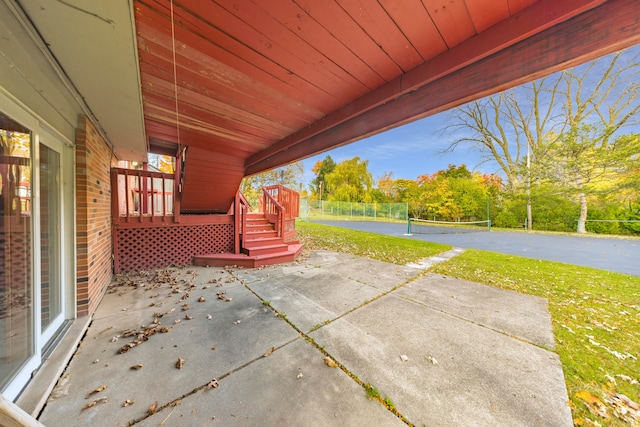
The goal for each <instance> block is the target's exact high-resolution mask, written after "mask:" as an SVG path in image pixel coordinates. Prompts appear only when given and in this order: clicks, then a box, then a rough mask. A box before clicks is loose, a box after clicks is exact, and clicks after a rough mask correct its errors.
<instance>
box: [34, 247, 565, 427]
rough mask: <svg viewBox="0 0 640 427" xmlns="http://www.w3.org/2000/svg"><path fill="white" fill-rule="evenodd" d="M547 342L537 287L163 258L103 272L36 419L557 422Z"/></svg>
mask: <svg viewBox="0 0 640 427" xmlns="http://www.w3.org/2000/svg"><path fill="white" fill-rule="evenodd" d="M156 319H157V320H156ZM154 321H155V323H154ZM127 335H129V336H127ZM136 341H137V342H138V344H136V345H134V346H131V345H129V344H128V343H132V342H136ZM127 347H130V348H128V349H127ZM553 348H554V339H553V335H552V332H551V321H550V317H549V314H548V311H547V303H546V300H544V299H541V298H537V297H530V296H525V295H521V294H518V293H514V292H509V291H503V290H498V289H496V288H492V287H488V286H484V285H480V284H476V283H470V282H465V281H461V280H457V279H452V278H448V277H443V276H440V275H434V274H428V273H427V274H424V271H423V270H420V269H416V268H411V267H402V266H397V265H394V264H389V263H384V262H379V261H372V260H369V259H366V258H358V257H355V256H351V255H345V254H341V253H335V252H327V251H317V252H312V253H310V254H308V255H306V256H303V257H301V258H300V259H299V260H298V261H296V262H293V263H289V264H284V265H279V266H272V267H266V268H262V269H252V270H249V269H238V268H226V269H222V268H213V267H211V268H206V267H185V268H171V269H165V270H161V271H160V274H159V275H158V274H156V272H151V273H150V274H149V275H146V276H123V277H121V278H120V279H119V280H118V281H115V282H114V283H113V284H112V287H111V289H110V290H109V291H108V293H107V295H105V297H104V299H103V301H102V302H101V304H100V306H99V308H98V310H97V312H96V313H95V315H94V317H93V321H92V323H91V325H90V327H89V329H88V332H87V334H86V336H85V337H84V339H83V340H82V342H81V344H80V346H79V348H78V350H77V352H76V354H75V355H74V357H73V359H72V360H71V363H70V364H69V366H68V368H67V370H66V371H65V373H64V374H63V377H62V378H61V379H60V381H59V383H58V385H57V386H56V388H55V389H54V392H53V393H52V396H51V397H50V398H49V401H48V403H47V405H46V406H45V408H44V410H43V412H42V414H41V416H40V417H39V420H40V421H41V422H42V423H43V424H44V425H45V426H50V427H54V426H65V427H70V426H88V425H100V426H102V425H104V426H107V425H108V426H118V425H128V424H134V423H137V424H139V425H143V426H158V425H164V426H185V425H189V426H204V425H207V426H209V425H212V426H215V425H220V426H249V425H263V426H274V425H278V426H285V425H286V426H289V425H313V426H337V425H340V426H352V425H376V426H382V425H384V426H387V425H388V426H393V425H398V426H402V425H407V424H409V425H417V426H418V425H419V426H422V425H427V426H460V425H465V426H519V427H520V426H554V427H558V426H571V425H572V419H571V413H570V410H569V407H568V406H567V392H566V388H565V383H564V377H563V373H562V369H561V366H560V362H559V359H558V357H557V355H556V354H555V353H554V352H553ZM124 349H127V351H124ZM119 352H122V353H121V354H120V353H119ZM328 356H329V357H331V358H332V359H333V360H335V361H336V362H337V364H338V365H340V366H339V367H335V368H333V367H330V366H328V365H327V364H326V363H325V360H324V359H325V357H328ZM180 360H182V362H180ZM136 365H142V366H141V367H140V366H137V367H138V369H133V368H132V367H136ZM180 365H181V367H180V368H178V366H180ZM363 384H370V385H371V386H373V387H375V389H376V390H377V391H378V392H379V394H380V396H381V397H382V398H385V397H387V398H388V399H389V402H392V403H393V406H394V409H393V410H391V409H389V407H387V406H385V405H383V404H382V403H381V402H380V401H379V400H372V399H370V398H369V397H368V396H367V393H366V392H365V388H364V387H363ZM104 386H106V388H104V389H102V388H103V387H104ZM101 389H102V390H101ZM96 390H101V391H96ZM92 391H96V392H95V393H92ZM92 402H95V404H94V405H93V406H91V403H92ZM152 406H155V411H152V410H150V407H152ZM85 407H86V408H85ZM83 408H85V409H83Z"/></svg>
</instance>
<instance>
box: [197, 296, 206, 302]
mask: <svg viewBox="0 0 640 427" xmlns="http://www.w3.org/2000/svg"><path fill="white" fill-rule="evenodd" d="M205 301H206V300H205V299H204V297H200V298H198V302H205Z"/></svg>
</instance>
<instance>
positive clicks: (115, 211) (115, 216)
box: [111, 169, 120, 225]
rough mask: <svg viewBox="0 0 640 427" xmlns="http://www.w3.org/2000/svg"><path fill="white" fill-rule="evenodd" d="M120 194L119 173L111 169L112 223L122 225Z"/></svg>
mask: <svg viewBox="0 0 640 427" xmlns="http://www.w3.org/2000/svg"><path fill="white" fill-rule="evenodd" d="M119 198H120V194H119V187H118V171H117V170H116V169H111V223H112V224H113V225H117V224H120V199H119Z"/></svg>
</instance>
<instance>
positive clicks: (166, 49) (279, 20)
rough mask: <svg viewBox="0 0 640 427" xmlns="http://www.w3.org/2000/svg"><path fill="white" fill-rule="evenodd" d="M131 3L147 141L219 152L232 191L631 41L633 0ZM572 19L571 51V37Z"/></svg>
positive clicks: (155, 0)
mask: <svg viewBox="0 0 640 427" xmlns="http://www.w3.org/2000/svg"><path fill="white" fill-rule="evenodd" d="M134 4H135V16H136V28H137V33H138V50H139V61H140V73H141V82H142V94H143V102H144V107H143V108H144V114H145V123H146V132H147V136H148V138H149V140H150V142H151V145H155V144H154V141H159V142H160V145H163V144H166V142H169V143H176V144H177V143H180V144H182V145H188V146H191V147H194V148H195V149H197V150H204V151H206V152H210V153H214V154H215V153H217V154H220V158H224V159H228V158H233V159H234V160H233V161H232V162H231V163H233V165H234V168H233V169H234V171H235V174H236V175H237V176H236V175H234V178H233V179H231V181H232V182H236V181H237V182H238V183H239V180H240V179H241V178H242V176H244V175H245V174H252V173H256V172H260V171H263V170H267V169H270V168H273V167H276V166H280V165H283V164H286V163H288V162H291V161H294V160H299V159H301V158H304V157H307V156H310V155H313V154H316V153H317V152H321V151H324V150H327V149H330V148H333V147H335V146H338V145H340V144H344V143H347V142H351V141H354V140H356V139H359V138H362V137H364V136H367V135H371V134H374V133H376V132H379V131H381V130H385V129H388V128H390V127H393V126H396V125H398V124H402V123H406V122H408V121H411V120H415V119H416V118H420V117H424V116H426V115H428V114H433V113H434V112H437V111H441V110H443V109H446V108H450V107H451V106H454V105H458V104H460V103H462V102H465V101H468V100H470V99H473V98H474V97H479V96H483V95H486V94H489V93H492V92H495V91H497V90H500V89H503V88H505V87H508V86H512V85H514V84H518V83H521V82H523V81H526V80H530V79H533V78H535V77H537V76H539V75H542V74H545V73H550V72H553V71H556V70H557V69H560V68H562V67H566V66H567V65H571V64H572V63H575V62H584V61H586V60H588V59H590V58H592V57H596V56H598V55H602V54H604V53H607V52H608V51H612V50H614V49H615V48H619V47H625V46H628V45H631V44H634V43H637V41H638V40H637V39H638V37H639V36H638V33H639V31H638V25H639V24H638V23H634V21H633V18H632V16H638V12H640V6H638V5H637V4H636V2H635V1H634V0H609V1H608V2H606V0H580V1H578V0H565V1H557V0H400V1H399V0H254V1H250V0H209V1H205V0H173V1H172V0H136V1H135V3H134ZM594 8H595V9H594ZM598 9H601V10H598ZM605 17H606V18H605ZM613 19H616V21H613ZM621 20H622V21H621ZM614 22H615V25H616V28H617V29H615V30H612V29H611V28H610V26H611V25H612V23H614ZM585 25H588V26H589V27H588V28H589V31H585V32H584V34H583V33H579V34H580V37H581V38H583V43H576V41H575V40H571V39H575V38H576V36H577V34H578V33H577V31H579V30H581V29H582V28H585ZM598 25H599V26H598ZM605 32H606V33H607V35H606V37H605V36H603V35H602V34H601V33H605ZM492 55H493V56H492ZM509 58H513V61H511V62H512V63H510V62H509V61H510V60H509ZM496 61H497V62H496ZM501 61H502V62H501ZM505 66H506V67H507V69H506V70H505V69H504V68H503V67H505ZM474 67H475V68H474ZM465 72H466V73H467V74H468V75H467V76H466V77H464V79H462V78H461V77H458V78H457V79H456V78H454V77H455V76H456V75H460V74H462V75H464V73H465ZM469 79H472V80H473V81H470V80H469ZM467 87H468V89H467ZM176 113H178V114H176ZM201 152H202V151H201ZM227 156H231V157H227ZM213 157H215V155H213V156H212V158H213ZM187 161H189V155H188V156H187ZM218 163H219V162H218ZM203 167H206V166H203ZM186 173H187V175H186V177H187V179H189V166H187V169H186ZM196 175H197V176H202V175H203V174H202V173H201V171H199V172H198V173H197V174H193V175H192V176H193V177H194V181H192V182H193V185H194V186H195V185H206V184H207V183H209V184H211V181H210V180H209V181H206V182H205V181H197V180H195V176H196ZM205 175H206V174H205ZM225 179H230V178H229V177H228V176H227V177H226V178H225ZM236 188H237V186H236ZM211 191H213V190H211ZM225 194H226V193H225ZM195 197H196V196H194V200H195ZM211 197H214V196H211ZM222 199H224V202H223V203H222V204H226V203H227V202H229V201H230V200H231V197H230V196H229V195H228V194H227V195H225V196H224V197H222ZM222 204H221V206H220V207H216V208H215V209H218V210H224V207H223V206H222ZM184 206H185V204H184V203H183V207H184ZM186 206H187V207H188V206H189V202H187V203H186ZM227 207H228V206H227ZM211 208H212V207H211V206H209V207H206V206H204V205H203V204H202V203H201V204H200V205H198V207H195V206H194V207H192V210H194V211H196V210H207V209H211Z"/></svg>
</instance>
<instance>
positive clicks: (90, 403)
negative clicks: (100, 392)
mask: <svg viewBox="0 0 640 427" xmlns="http://www.w3.org/2000/svg"><path fill="white" fill-rule="evenodd" d="M107 402H109V399H107V398H106V396H105V397H99V398H98V399H95V400H92V401H91V402H89V403H87V404H86V405H84V406H83V407H82V410H83V411H84V410H85V409H88V408H91V407H93V406H96V405H97V404H98V403H107Z"/></svg>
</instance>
